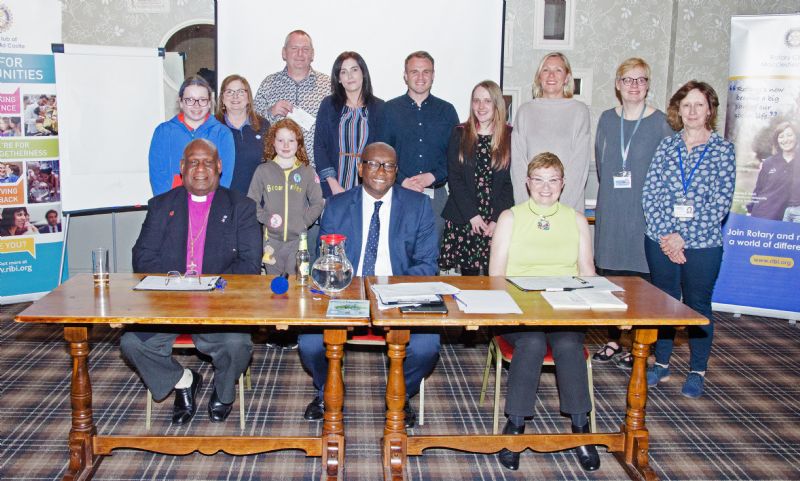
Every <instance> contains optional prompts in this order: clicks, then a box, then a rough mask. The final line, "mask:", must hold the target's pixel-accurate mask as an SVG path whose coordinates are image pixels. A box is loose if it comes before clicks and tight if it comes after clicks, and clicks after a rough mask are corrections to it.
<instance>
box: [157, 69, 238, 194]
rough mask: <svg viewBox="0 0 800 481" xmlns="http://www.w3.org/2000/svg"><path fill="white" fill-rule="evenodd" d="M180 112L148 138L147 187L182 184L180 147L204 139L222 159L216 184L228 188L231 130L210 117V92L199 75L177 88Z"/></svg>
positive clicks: (163, 188)
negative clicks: (148, 183)
mask: <svg viewBox="0 0 800 481" xmlns="http://www.w3.org/2000/svg"><path fill="white" fill-rule="evenodd" d="M178 97H179V98H180V101H179V103H180V108H181V111H180V113H179V114H178V115H176V116H175V117H173V118H172V119H170V120H168V121H166V122H164V123H162V124H161V125H159V126H158V127H156V130H155V132H153V139H152V140H151V141H150V155H149V157H150V187H152V189H153V195H159V194H163V193H164V192H167V191H169V190H170V189H172V188H173V187H176V186H179V185H182V184H183V182H182V181H181V177H180V163H181V156H182V155H183V149H184V148H185V147H186V144H188V143H189V142H191V141H192V140H194V139H207V140H210V141H211V142H213V143H214V145H216V146H217V150H218V151H219V157H220V160H221V161H222V177H221V178H220V185H222V186H223V187H230V185H231V178H232V177H233V165H234V158H235V157H234V156H235V151H234V146H233V136H232V135H231V131H230V130H229V129H228V128H227V127H226V126H225V125H223V124H221V123H219V121H217V119H215V118H214V117H213V116H211V108H212V107H213V97H214V96H213V93H212V90H211V86H210V85H209V84H208V82H206V81H205V80H204V79H202V78H201V77H189V78H187V79H186V80H184V81H183V84H182V85H181V88H180V90H178Z"/></svg>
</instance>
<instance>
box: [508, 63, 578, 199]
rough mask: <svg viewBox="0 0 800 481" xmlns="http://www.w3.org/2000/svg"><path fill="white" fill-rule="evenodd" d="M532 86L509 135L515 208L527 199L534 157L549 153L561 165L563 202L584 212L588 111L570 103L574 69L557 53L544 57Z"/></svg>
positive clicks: (572, 100) (572, 101) (576, 101)
mask: <svg viewBox="0 0 800 481" xmlns="http://www.w3.org/2000/svg"><path fill="white" fill-rule="evenodd" d="M533 84H534V86H533V100H531V101H530V102H527V103H525V104H523V105H522V106H520V108H519V111H518V113H517V116H516V119H515V120H514V131H513V133H512V134H511V182H512V184H513V186H514V203H515V204H521V203H523V202H526V201H527V200H528V192H527V190H526V187H525V181H526V178H527V167H528V162H530V160H531V159H532V158H533V157H534V156H535V155H537V154H540V153H542V152H552V153H554V154H555V155H557V156H558V158H559V159H561V161H562V163H563V164H564V170H565V175H564V190H563V192H562V193H561V203H562V204H565V205H568V206H570V207H572V208H573V209H575V210H576V211H577V212H581V213H582V212H583V211H584V189H585V187H586V179H587V178H588V177H589V159H590V157H591V155H592V154H591V144H592V139H591V132H590V122H591V121H590V116H589V108H588V107H586V104H584V103H583V102H580V101H578V100H575V99H573V98H572V94H573V87H574V84H573V79H572V68H571V67H570V65H569V61H568V60H567V57H565V56H564V54H562V53H560V52H552V53H549V54H547V55H545V56H544V58H543V59H542V61H541V63H539V69H538V70H537V71H536V77H534V79H533Z"/></svg>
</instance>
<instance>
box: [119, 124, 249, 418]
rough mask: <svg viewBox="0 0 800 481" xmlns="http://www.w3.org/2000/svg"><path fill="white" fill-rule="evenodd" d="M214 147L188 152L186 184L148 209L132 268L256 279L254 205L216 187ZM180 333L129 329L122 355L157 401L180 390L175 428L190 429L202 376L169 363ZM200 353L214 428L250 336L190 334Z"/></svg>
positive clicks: (196, 143) (202, 144) (224, 413)
mask: <svg viewBox="0 0 800 481" xmlns="http://www.w3.org/2000/svg"><path fill="white" fill-rule="evenodd" d="M221 170H222V164H221V162H220V158H219V154H218V152H217V148H216V147H215V146H214V144H213V143H212V142H211V141H209V140H206V139H195V140H193V141H191V142H189V144H188V145H187V146H186V149H185V150H184V151H183V158H182V159H181V162H180V172H181V176H182V178H183V186H181V187H176V188H174V189H172V190H170V191H168V192H165V193H163V194H161V195H158V196H156V197H154V198H152V199H150V201H149V202H148V204H147V217H146V218H145V220H144V224H142V231H141V233H140V234H139V238H138V239H137V240H136V244H135V245H134V246H133V270H134V272H143V273H161V274H164V273H167V272H170V271H177V272H180V273H184V272H185V273H186V274H194V275H200V274H201V273H202V274H258V273H259V272H260V262H261V228H260V226H259V224H258V221H257V220H256V204H255V202H253V201H252V200H251V199H249V198H247V197H246V196H245V195H244V194H242V193H240V192H237V191H233V190H228V189H226V188H224V187H220V185H219V177H220V171H221ZM177 335H178V331H169V332H149V331H147V330H129V331H128V332H126V333H125V334H123V336H122V339H121V340H120V348H121V350H122V354H123V356H124V357H125V358H126V359H127V360H128V361H129V362H130V363H131V364H132V365H133V367H134V368H135V369H136V370H137V371H138V372H139V376H141V378H142V381H144V383H145V385H146V386H147V388H148V389H149V390H150V392H151V393H152V394H153V398H154V399H157V400H160V399H163V398H165V397H167V396H168V395H169V393H170V392H172V391H173V390H174V391H175V404H174V407H173V412H172V423H173V424H178V425H180V424H186V423H188V422H189V421H190V420H191V419H192V417H193V416H194V414H195V412H196V411H197V399H196V396H197V393H198V392H199V391H200V387H201V386H202V384H203V377H202V376H201V375H200V374H199V373H197V372H195V371H193V370H191V369H186V368H184V367H183V366H181V365H180V364H179V363H178V361H176V360H175V359H174V358H173V357H172V344H173V343H174V341H175V338H176V337H177ZM192 340H193V341H194V344H195V346H196V347H197V350H198V351H200V352H202V353H203V354H206V355H208V356H209V357H211V362H212V364H213V365H214V389H213V390H212V393H211V396H210V399H209V401H208V416H209V419H210V420H211V421H212V422H222V421H225V419H227V417H228V414H230V412H231V407H232V405H233V401H234V399H235V384H236V379H238V378H239V375H240V374H241V373H242V372H244V371H245V369H247V365H248V364H249V363H250V356H251V354H252V351H253V343H252V341H251V340H250V334H249V333H245V332H237V331H225V332H208V331H202V332H193V333H192Z"/></svg>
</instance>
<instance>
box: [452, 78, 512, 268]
mask: <svg viewBox="0 0 800 481" xmlns="http://www.w3.org/2000/svg"><path fill="white" fill-rule="evenodd" d="M510 158H511V127H510V126H509V125H508V124H506V105H505V102H504V100H503V93H502V90H500V87H499V86H498V85H497V84H496V83H494V82H492V81H491V80H484V81H483V82H480V83H479V84H478V85H476V86H475V88H473V89H472V100H471V108H470V114H469V119H468V120H467V121H466V122H465V123H463V124H460V125H458V126H456V128H455V129H453V134H452V135H451V136H450V145H449V147H448V150H447V168H448V183H449V187H450V197H449V199H448V201H447V204H446V205H445V208H444V211H443V212H442V217H444V219H445V228H444V235H443V236H442V249H441V254H440V256H439V264H440V267H441V268H442V269H452V268H458V269H460V271H461V274H463V275H481V274H487V273H488V267H489V246H490V244H491V239H492V235H493V234H494V229H495V226H496V225H497V218H498V216H499V215H500V213H501V212H503V211H504V210H506V209H508V208H510V207H511V206H513V205H514V193H513V189H512V186H511V176H510V174H509V165H510Z"/></svg>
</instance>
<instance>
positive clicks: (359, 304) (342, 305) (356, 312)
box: [325, 299, 369, 318]
mask: <svg viewBox="0 0 800 481" xmlns="http://www.w3.org/2000/svg"><path fill="white" fill-rule="evenodd" d="M325 315H326V316H327V317H367V318H368V317H369V301H366V300H349V299H331V300H329V301H328V311H327V312H326V313H325Z"/></svg>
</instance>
